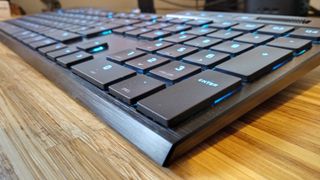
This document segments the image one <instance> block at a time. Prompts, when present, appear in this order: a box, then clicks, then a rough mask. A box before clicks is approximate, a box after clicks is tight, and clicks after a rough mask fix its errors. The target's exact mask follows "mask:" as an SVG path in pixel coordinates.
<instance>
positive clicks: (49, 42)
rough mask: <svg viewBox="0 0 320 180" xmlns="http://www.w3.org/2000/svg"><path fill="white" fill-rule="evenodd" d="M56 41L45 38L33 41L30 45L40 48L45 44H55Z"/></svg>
mask: <svg viewBox="0 0 320 180" xmlns="http://www.w3.org/2000/svg"><path fill="white" fill-rule="evenodd" d="M55 43H56V41H55V40H53V39H48V38H47V39H44V40H41V41H36V42H33V43H30V44H29V46H30V47H31V48H33V49H38V48H41V47H44V46H49V45H52V44H55Z"/></svg>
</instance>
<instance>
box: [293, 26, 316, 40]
mask: <svg viewBox="0 0 320 180" xmlns="http://www.w3.org/2000/svg"><path fill="white" fill-rule="evenodd" d="M290 36H291V37H295V38H302V39H309V40H312V41H320V29H315V28H299V29H297V30H295V31H293V32H292V33H290Z"/></svg>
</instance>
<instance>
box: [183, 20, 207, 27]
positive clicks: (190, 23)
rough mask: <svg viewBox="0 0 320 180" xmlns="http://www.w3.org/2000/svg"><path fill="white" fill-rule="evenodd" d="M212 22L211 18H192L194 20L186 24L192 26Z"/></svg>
mask: <svg viewBox="0 0 320 180" xmlns="http://www.w3.org/2000/svg"><path fill="white" fill-rule="evenodd" d="M210 23H212V21H211V20H204V19H198V20H192V21H188V22H186V24H187V25H190V26H203V25H206V24H210Z"/></svg>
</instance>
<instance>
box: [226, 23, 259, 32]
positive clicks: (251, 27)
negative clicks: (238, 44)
mask: <svg viewBox="0 0 320 180" xmlns="http://www.w3.org/2000/svg"><path fill="white" fill-rule="evenodd" d="M263 26H264V24H253V23H240V24H238V25H236V26H233V27H232V29H233V30H237V31H246V32H253V31H256V30H257V29H260V28H262V27H263Z"/></svg>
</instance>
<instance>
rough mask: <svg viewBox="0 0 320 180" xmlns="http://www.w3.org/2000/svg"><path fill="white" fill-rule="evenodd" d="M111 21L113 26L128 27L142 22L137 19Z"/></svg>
mask: <svg viewBox="0 0 320 180" xmlns="http://www.w3.org/2000/svg"><path fill="white" fill-rule="evenodd" d="M110 20H111V22H112V23H113V24H118V25H126V26H128V25H132V24H137V23H139V22H141V21H140V20H135V19H110Z"/></svg>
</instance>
